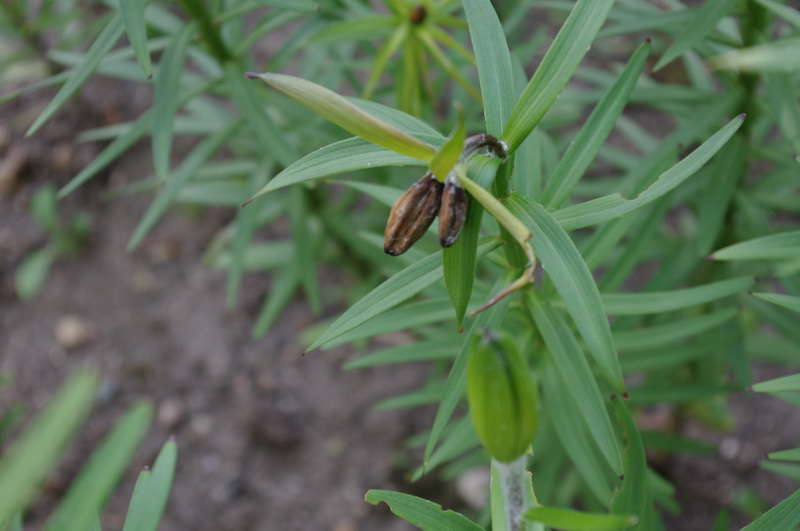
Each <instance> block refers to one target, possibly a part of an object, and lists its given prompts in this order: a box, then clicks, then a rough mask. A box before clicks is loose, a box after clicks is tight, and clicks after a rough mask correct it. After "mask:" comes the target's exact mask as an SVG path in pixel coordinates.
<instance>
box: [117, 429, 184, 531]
mask: <svg viewBox="0 0 800 531" xmlns="http://www.w3.org/2000/svg"><path fill="white" fill-rule="evenodd" d="M177 458H178V448H177V446H176V445H175V441H173V440H169V441H167V442H166V443H165V444H164V446H163V447H162V448H161V452H159V454H158V458H157V459H156V462H155V464H154V465H153V470H152V471H150V470H149V469H145V470H143V471H142V472H141V473H140V474H139V479H138V480H137V481H136V486H135V487H134V489H133V496H132V497H131V502H130V505H129V506H128V514H127V515H126V517H125V524H124V526H123V528H122V531H157V529H158V523H159V521H160V520H161V515H162V514H163V512H164V507H165V506H166V504H167V498H168V497H169V491H170V489H171V488H172V478H173V476H174V475H175V461H176V460H177Z"/></svg>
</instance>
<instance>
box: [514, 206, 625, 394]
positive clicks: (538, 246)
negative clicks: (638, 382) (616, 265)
mask: <svg viewBox="0 0 800 531" xmlns="http://www.w3.org/2000/svg"><path fill="white" fill-rule="evenodd" d="M508 204H509V208H510V209H511V211H512V212H513V213H514V214H515V215H516V216H517V217H518V218H519V219H520V220H521V221H522V222H523V223H524V224H525V225H526V226H527V227H528V229H529V230H530V231H531V233H532V234H533V238H532V240H531V242H532V243H533V247H534V249H535V251H536V256H537V257H538V258H539V260H541V262H542V265H543V266H544V269H545V271H546V272H547V274H548V275H549V276H550V278H551V280H552V281H553V284H555V286H556V289H557V290H558V292H559V294H560V295H561V298H562V299H563V301H564V304H565V306H566V307H567V311H568V312H569V314H570V315H571V316H572V319H573V320H574V321H575V324H576V326H577V327H578V330H579V331H580V333H581V336H583V339H584V340H585V341H586V345H587V346H588V347H589V351H590V352H591V353H592V355H593V356H594V358H595V361H596V362H597V364H598V365H599V366H600V368H601V369H602V370H603V372H604V374H605V376H606V378H607V379H608V381H609V383H610V384H611V385H612V386H613V387H614V388H615V389H616V390H618V391H621V390H622V389H623V387H624V384H623V382H622V370H621V369H620V366H619V360H618V359H617V352H616V349H615V347H614V340H613V339H612V337H611V329H610V328H609V325H608V319H607V318H606V315H605V313H604V312H603V304H602V301H601V299H600V292H599V291H598V289H597V285H596V284H595V283H594V279H593V278H592V274H591V272H590V271H589V268H588V267H587V266H586V263H585V262H584V261H583V258H582V257H581V255H580V253H579V252H578V249H577V248H576V247H575V244H574V243H573V242H572V240H571V239H570V237H569V236H568V235H567V233H566V232H564V229H562V228H561V227H560V226H559V225H558V223H557V222H556V220H555V219H553V217H552V216H551V215H550V214H548V213H547V211H546V210H545V209H544V208H543V207H541V206H540V205H537V204H535V203H531V202H530V201H528V200H527V199H525V198H523V197H520V196H517V195H512V197H511V199H510V200H509V202H508Z"/></svg>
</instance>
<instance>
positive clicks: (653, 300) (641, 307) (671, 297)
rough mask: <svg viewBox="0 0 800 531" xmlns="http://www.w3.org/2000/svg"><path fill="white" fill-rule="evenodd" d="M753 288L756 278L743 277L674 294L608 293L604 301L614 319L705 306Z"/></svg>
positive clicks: (656, 292)
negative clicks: (618, 316) (616, 316)
mask: <svg viewBox="0 0 800 531" xmlns="http://www.w3.org/2000/svg"><path fill="white" fill-rule="evenodd" d="M752 285H753V279H752V277H739V278H731V279H728V280H721V281H719V282H712V283H711V284H706V285H704V286H697V287H694V288H685V289H677V290H673V291H650V292H639V293H608V294H605V293H604V294H603V295H602V298H603V306H604V307H605V310H606V313H608V314H610V315H646V314H651V313H661V312H670V311H674V310H680V309H682V308H688V307H690V306H697V305H698V304H705V303H707V302H710V301H714V300H717V299H722V298H724V297H729V296H731V295H735V294H736V293H741V292H744V291H746V290H747V289H748V288H749V287H750V286H752Z"/></svg>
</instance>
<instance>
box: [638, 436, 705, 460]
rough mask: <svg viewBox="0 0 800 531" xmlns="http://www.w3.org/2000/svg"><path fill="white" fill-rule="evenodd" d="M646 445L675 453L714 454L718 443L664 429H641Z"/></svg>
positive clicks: (653, 448)
mask: <svg viewBox="0 0 800 531" xmlns="http://www.w3.org/2000/svg"><path fill="white" fill-rule="evenodd" d="M641 435H642V440H643V441H644V445H645V447H647V448H649V449H650V450H661V451H665V452H669V453H673V454H678V453H686V454H696V455H714V454H715V453H717V447H716V445H713V444H709V443H707V442H703V441H699V440H695V439H689V438H687V437H683V436H682V435H677V434H674V433H670V432H664V431H644V430H642V431H641Z"/></svg>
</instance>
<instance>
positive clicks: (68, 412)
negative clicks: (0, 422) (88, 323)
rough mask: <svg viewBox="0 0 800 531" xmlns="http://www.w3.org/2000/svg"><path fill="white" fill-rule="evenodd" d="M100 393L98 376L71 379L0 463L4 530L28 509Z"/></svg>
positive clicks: (0, 510)
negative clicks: (17, 515) (12, 520)
mask: <svg viewBox="0 0 800 531" xmlns="http://www.w3.org/2000/svg"><path fill="white" fill-rule="evenodd" d="M96 389H97V375H96V374H95V373H94V372H79V373H77V374H74V375H73V376H71V377H70V378H69V379H68V380H67V381H66V382H65V383H64V384H63V385H62V386H61V388H60V389H59V390H58V393H56V395H55V396H54V397H53V398H52V399H51V400H50V401H49V402H48V404H47V406H46V407H45V409H44V410H42V412H41V413H39V414H38V415H37V416H36V418H35V419H34V421H33V423H32V424H31V426H30V428H28V430H27V431H25V433H23V434H22V436H20V438H19V439H18V440H17V441H16V442H15V443H14V445H13V446H12V447H11V448H9V450H8V451H7V452H6V453H5V454H4V456H3V459H2V460H0V492H2V493H3V496H0V529H2V528H4V527H5V525H7V524H8V523H9V522H11V519H12V518H13V517H14V515H15V514H17V513H18V511H20V510H21V509H23V508H25V507H26V506H27V504H28V502H30V500H31V499H32V497H33V495H34V494H35V492H36V489H38V488H39V485H40V484H41V482H42V480H43V479H44V478H45V476H46V475H47V474H48V473H49V472H51V471H52V470H53V469H54V468H55V466H56V464H57V459H58V456H59V455H60V454H61V451H62V449H63V448H64V446H65V445H66V444H67V441H69V439H70V437H71V435H72V433H73V432H74V431H75V430H76V429H77V428H78V426H79V425H80V424H81V422H82V421H83V420H84V419H85V418H86V415H87V414H88V413H89V409H90V408H91V407H92V401H93V399H94V394H95V391H96Z"/></svg>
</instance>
